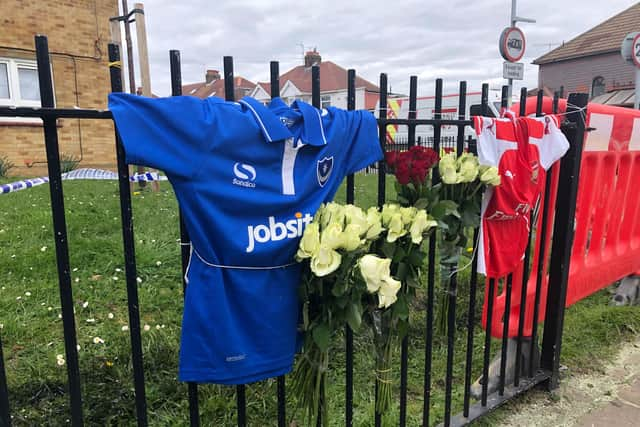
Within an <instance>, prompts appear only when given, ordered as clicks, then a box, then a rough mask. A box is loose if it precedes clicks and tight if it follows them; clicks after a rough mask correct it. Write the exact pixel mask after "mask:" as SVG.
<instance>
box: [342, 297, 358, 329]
mask: <svg viewBox="0 0 640 427" xmlns="http://www.w3.org/2000/svg"><path fill="white" fill-rule="evenodd" d="M345 316H346V318H347V323H348V324H349V327H350V328H351V330H352V331H357V330H358V329H360V325H361V324H362V307H361V306H360V303H359V302H353V303H351V304H349V305H348V306H347V311H346V313H345Z"/></svg>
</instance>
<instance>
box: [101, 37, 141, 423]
mask: <svg viewBox="0 0 640 427" xmlns="http://www.w3.org/2000/svg"><path fill="white" fill-rule="evenodd" d="M109 62H110V66H109V72H110V75H111V91H112V92H122V72H121V67H120V50H119V47H118V45H116V44H113V43H110V44H109ZM116 157H117V161H118V185H119V190H120V215H121V218H122V241H123V244H124V263H125V265H124V271H125V275H126V281H127V306H128V309H129V324H130V328H129V335H130V337H131V360H132V363H133V385H134V389H135V393H136V416H137V419H138V425H139V426H146V425H147V402H146V397H145V389H144V366H143V362H142V338H141V337H140V307H139V302H138V283H137V268H136V252H135V244H134V239H133V209H132V207H131V186H130V185H129V167H128V166H127V164H126V162H125V152H124V146H123V145H122V140H121V139H120V136H119V134H118V132H116Z"/></svg>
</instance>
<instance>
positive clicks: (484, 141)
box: [473, 116, 500, 167]
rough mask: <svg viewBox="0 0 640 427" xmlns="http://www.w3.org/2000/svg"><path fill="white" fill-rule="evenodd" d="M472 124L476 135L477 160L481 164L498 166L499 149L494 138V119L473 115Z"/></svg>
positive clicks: (495, 123)
mask: <svg viewBox="0 0 640 427" xmlns="http://www.w3.org/2000/svg"><path fill="white" fill-rule="evenodd" d="M473 124H474V127H475V131H476V135H477V136H478V161H479V162H480V164H481V165H485V166H495V167H498V163H500V149H499V147H498V141H497V138H496V127H497V122H496V120H495V119H493V118H490V117H481V116H475V117H474V118H473Z"/></svg>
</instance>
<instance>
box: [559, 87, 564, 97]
mask: <svg viewBox="0 0 640 427" xmlns="http://www.w3.org/2000/svg"><path fill="white" fill-rule="evenodd" d="M558 96H559V97H560V98H564V86H560V91H559V93H558Z"/></svg>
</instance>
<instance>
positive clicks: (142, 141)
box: [109, 93, 214, 179]
mask: <svg viewBox="0 0 640 427" xmlns="http://www.w3.org/2000/svg"><path fill="white" fill-rule="evenodd" d="M207 102H208V101H207V100H201V99H198V98H194V97H189V96H176V97H170V98H147V97H142V96H136V95H131V94H124V93H112V94H110V95H109V109H110V110H111V112H112V114H113V119H114V121H115V124H116V129H117V131H118V133H119V134H120V138H121V140H122V144H123V145H124V150H125V160H126V162H127V163H128V164H136V165H144V166H149V167H152V168H156V169H160V170H163V171H164V172H165V173H167V175H173V176H175V177H180V178H185V179H187V178H191V177H193V175H194V174H195V173H196V172H197V170H198V169H199V164H200V159H202V158H203V153H204V152H205V151H206V150H207V148H208V146H209V145H210V144H211V142H212V138H211V135H210V133H211V130H212V129H213V127H214V123H213V121H214V117H213V115H212V114H211V109H210V108H209V104H208V103H207Z"/></svg>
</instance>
